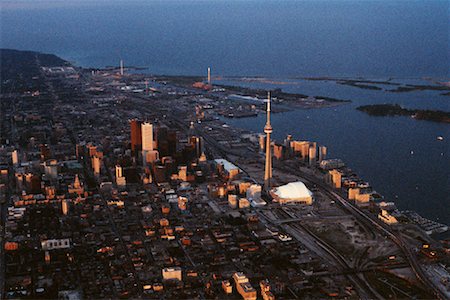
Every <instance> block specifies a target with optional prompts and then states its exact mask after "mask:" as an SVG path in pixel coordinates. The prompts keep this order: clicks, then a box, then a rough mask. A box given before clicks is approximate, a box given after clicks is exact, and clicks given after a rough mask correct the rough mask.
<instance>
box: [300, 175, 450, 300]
mask: <svg viewBox="0 0 450 300" xmlns="http://www.w3.org/2000/svg"><path fill="white" fill-rule="evenodd" d="M296 173H297V174H299V176H301V177H302V179H305V182H308V183H309V184H315V185H316V186H317V187H320V189H321V191H322V192H324V193H325V194H327V195H329V196H330V197H331V198H333V199H336V200H337V201H338V203H339V204H340V205H341V206H342V207H344V208H345V209H346V210H347V211H349V212H350V213H351V214H352V215H353V216H354V217H355V218H356V219H357V220H359V221H360V222H362V223H366V224H367V223H368V224H370V225H371V226H372V228H375V229H377V230H378V232H379V233H381V234H383V235H384V236H386V237H389V238H390V239H391V240H392V241H393V242H394V243H395V244H396V245H397V246H398V247H399V248H400V250H401V251H402V252H403V254H404V255H405V257H406V258H407V260H408V262H409V265H410V267H411V269H412V270H413V272H414V273H415V275H416V277H417V278H418V279H419V280H420V281H421V282H422V283H423V284H424V285H425V287H427V288H428V289H429V290H430V292H432V293H433V294H434V295H435V296H436V297H438V298H439V299H447V297H446V295H445V294H444V293H443V292H442V291H441V290H440V289H439V288H438V287H436V286H435V285H434V283H433V281H432V280H430V279H429V278H428V276H427V275H426V274H425V272H424V271H423V270H422V268H421V266H420V264H419V262H418V261H417V258H416V256H415V254H414V253H413V252H412V250H411V249H410V247H409V246H408V245H407V244H406V243H405V242H404V241H403V239H402V238H401V237H400V236H397V235H396V234H394V233H393V232H392V231H391V230H390V229H389V228H387V226H385V225H383V224H380V223H379V222H378V221H376V220H374V219H372V218H371V217H369V216H368V215H367V214H365V213H364V212H363V211H361V210H360V209H359V208H357V207H355V206H354V205H353V204H351V203H350V202H348V201H347V200H346V199H344V198H343V196H341V195H339V194H338V193H336V192H335V191H333V190H330V187H329V186H327V185H326V184H325V183H324V182H320V181H318V180H317V179H316V178H314V177H312V176H309V175H307V174H304V173H301V172H300V171H299V170H296Z"/></svg>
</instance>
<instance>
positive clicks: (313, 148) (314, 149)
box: [308, 143, 317, 166]
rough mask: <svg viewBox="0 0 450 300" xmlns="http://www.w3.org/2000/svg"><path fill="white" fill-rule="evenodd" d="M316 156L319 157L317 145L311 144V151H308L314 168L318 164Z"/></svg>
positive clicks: (310, 162)
mask: <svg viewBox="0 0 450 300" xmlns="http://www.w3.org/2000/svg"><path fill="white" fill-rule="evenodd" d="M316 156H317V144H316V143H311V144H310V145H309V149H308V158H309V165H310V166H312V165H314V164H315V163H316Z"/></svg>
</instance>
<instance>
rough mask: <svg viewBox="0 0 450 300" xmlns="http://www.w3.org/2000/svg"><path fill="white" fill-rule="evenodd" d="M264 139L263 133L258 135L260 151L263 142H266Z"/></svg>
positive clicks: (261, 150) (262, 148)
mask: <svg viewBox="0 0 450 300" xmlns="http://www.w3.org/2000/svg"><path fill="white" fill-rule="evenodd" d="M265 139H266V136H265V135H264V134H260V135H259V136H258V142H259V151H260V152H261V153H262V152H264V147H265V146H264V143H265V142H266V141H265Z"/></svg>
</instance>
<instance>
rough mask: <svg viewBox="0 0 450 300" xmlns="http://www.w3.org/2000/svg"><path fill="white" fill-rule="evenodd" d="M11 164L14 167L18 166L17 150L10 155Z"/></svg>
mask: <svg viewBox="0 0 450 300" xmlns="http://www.w3.org/2000/svg"><path fill="white" fill-rule="evenodd" d="M11 158H12V163H13V165H14V166H17V165H19V152H18V151H17V150H14V151H13V152H12V153H11Z"/></svg>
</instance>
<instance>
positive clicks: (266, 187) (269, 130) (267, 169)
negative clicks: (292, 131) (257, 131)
mask: <svg viewBox="0 0 450 300" xmlns="http://www.w3.org/2000/svg"><path fill="white" fill-rule="evenodd" d="M264 132H265V133H266V167H265V170H264V190H265V191H266V192H268V191H269V190H270V180H271V179H272V151H271V149H270V148H271V147H270V134H271V133H272V125H270V92H268V93H267V120H266V126H264Z"/></svg>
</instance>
